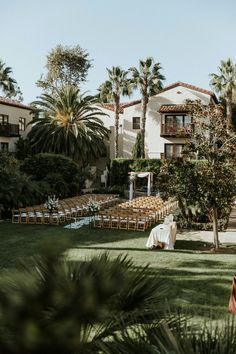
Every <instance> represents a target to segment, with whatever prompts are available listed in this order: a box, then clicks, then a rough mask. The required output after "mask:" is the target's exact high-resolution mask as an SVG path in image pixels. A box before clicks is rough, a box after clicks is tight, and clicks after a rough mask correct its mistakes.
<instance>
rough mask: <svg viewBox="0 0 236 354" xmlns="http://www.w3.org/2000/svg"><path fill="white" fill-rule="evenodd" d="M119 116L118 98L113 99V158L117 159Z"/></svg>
mask: <svg viewBox="0 0 236 354" xmlns="http://www.w3.org/2000/svg"><path fill="white" fill-rule="evenodd" d="M119 114H120V97H116V98H115V158H117V157H119V142H118V140H119Z"/></svg>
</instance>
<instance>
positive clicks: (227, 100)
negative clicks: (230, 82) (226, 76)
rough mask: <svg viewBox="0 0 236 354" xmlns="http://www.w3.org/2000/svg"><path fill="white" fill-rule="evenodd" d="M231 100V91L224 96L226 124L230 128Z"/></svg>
mask: <svg viewBox="0 0 236 354" xmlns="http://www.w3.org/2000/svg"><path fill="white" fill-rule="evenodd" d="M232 101H233V93H232V91H230V92H228V94H227V97H226V116H227V125H228V128H230V127H231V126H232V124H233V121H232V116H233V108H232V105H233V104H232Z"/></svg>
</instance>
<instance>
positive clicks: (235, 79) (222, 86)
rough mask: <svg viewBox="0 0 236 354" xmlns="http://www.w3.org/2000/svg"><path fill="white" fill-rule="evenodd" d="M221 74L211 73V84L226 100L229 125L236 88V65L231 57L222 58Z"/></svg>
mask: <svg viewBox="0 0 236 354" xmlns="http://www.w3.org/2000/svg"><path fill="white" fill-rule="evenodd" d="M218 69H219V72H220V74H219V75H217V74H210V77H211V81H210V84H211V86H212V87H213V89H214V90H215V91H216V92H218V93H220V94H221V96H222V98H224V99H225V100H226V116H227V120H228V127H229V126H230V125H232V106H233V93H234V90H236V65H235V64H234V63H233V61H232V60H231V59H227V60H225V61H224V60H221V62H220V66H219V67H218Z"/></svg>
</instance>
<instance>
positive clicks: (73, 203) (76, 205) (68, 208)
mask: <svg viewBox="0 0 236 354" xmlns="http://www.w3.org/2000/svg"><path fill="white" fill-rule="evenodd" d="M91 199H92V200H96V201H97V202H98V203H99V205H100V207H101V209H104V208H106V207H111V206H113V205H115V204H117V203H118V202H119V197H118V196H117V195H110V194H108V195H105V194H102V195H96V194H94V195H85V196H78V197H73V198H66V199H63V200H60V201H59V207H58V209H57V210H54V211H53V212H49V210H48V209H46V208H45V207H44V206H43V205H34V206H32V207H27V208H19V209H13V210H12V223H20V224H56V225H58V224H62V223H65V222H66V221H69V220H71V219H75V218H77V217H80V216H84V215H87V214H88V208H87V207H86V204H87V203H88V202H89V201H90V200H91Z"/></svg>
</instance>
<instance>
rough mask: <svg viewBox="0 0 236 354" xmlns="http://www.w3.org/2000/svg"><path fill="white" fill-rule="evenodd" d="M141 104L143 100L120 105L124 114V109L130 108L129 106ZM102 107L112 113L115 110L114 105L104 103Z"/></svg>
mask: <svg viewBox="0 0 236 354" xmlns="http://www.w3.org/2000/svg"><path fill="white" fill-rule="evenodd" d="M140 102H141V100H140V99H139V100H134V101H130V102H123V103H120V113H123V112H124V108H126V107H129V106H133V105H135V104H138V103H140ZM101 106H102V107H104V108H106V109H109V110H111V111H114V110H115V105H114V103H102V104H101Z"/></svg>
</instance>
